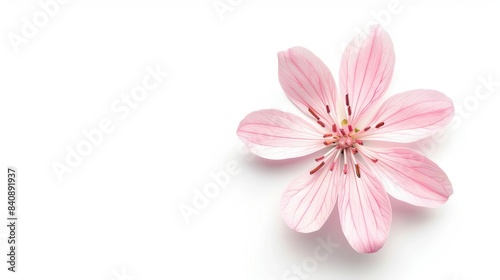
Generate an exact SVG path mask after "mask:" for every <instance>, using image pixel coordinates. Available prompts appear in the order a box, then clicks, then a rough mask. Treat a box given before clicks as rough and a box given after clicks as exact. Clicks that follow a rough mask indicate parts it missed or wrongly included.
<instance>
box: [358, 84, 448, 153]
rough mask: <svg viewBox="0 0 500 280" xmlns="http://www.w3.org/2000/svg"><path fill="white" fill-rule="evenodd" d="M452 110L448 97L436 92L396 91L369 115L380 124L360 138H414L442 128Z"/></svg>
mask: <svg viewBox="0 0 500 280" xmlns="http://www.w3.org/2000/svg"><path fill="white" fill-rule="evenodd" d="M454 112H455V111H454V108H453V102H452V101H451V99H450V98H449V97H447V96H446V95H444V94H442V93H440V92H438V91H435V90H428V89H417V90H410V91H407V92H404V93H399V94H396V95H394V96H391V97H390V98H389V99H387V100H386V101H385V102H384V103H383V104H382V106H381V107H380V109H379V110H378V111H377V113H376V114H375V116H373V117H372V123H373V124H376V123H380V122H384V125H383V126H382V127H380V128H378V129H371V130H370V131H368V132H366V133H365V134H364V135H363V140H365V139H367V140H368V139H369V140H382V141H390V142H403V143H407V142H413V141H417V140H420V139H423V138H425V137H428V136H431V135H432V134H434V133H436V132H437V131H439V130H441V129H443V128H444V127H445V126H446V125H447V124H448V123H449V122H450V121H451V120H452V119H453V115H454Z"/></svg>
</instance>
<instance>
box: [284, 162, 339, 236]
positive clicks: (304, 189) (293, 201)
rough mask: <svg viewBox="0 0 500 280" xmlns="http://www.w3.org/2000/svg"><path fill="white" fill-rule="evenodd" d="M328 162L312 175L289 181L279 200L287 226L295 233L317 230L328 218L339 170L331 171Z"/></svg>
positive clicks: (334, 198)
mask: <svg viewBox="0 0 500 280" xmlns="http://www.w3.org/2000/svg"><path fill="white" fill-rule="evenodd" d="M330 166H331V162H327V163H326V164H325V166H323V167H321V169H320V170H319V171H317V172H315V173H314V174H312V175H311V174H310V173H309V172H308V173H306V174H303V175H301V176H300V177H298V178H296V179H295V180H293V181H292V183H291V184H290V185H289V186H288V188H287V189H286V190H285V192H284V193H283V196H282V197H281V213H282V216H283V218H284V220H285V222H286V224H287V225H288V226H289V227H291V228H292V229H295V230H296V231H298V232H313V231H316V230H318V229H320V228H321V227H322V226H323V224H324V223H325V221H326V220H327V219H328V217H329V216H330V214H331V212H332V210H333V208H334V206H335V202H336V200H337V189H338V187H340V173H341V169H340V168H334V169H333V171H330V169H329V168H330Z"/></svg>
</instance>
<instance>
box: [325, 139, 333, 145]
mask: <svg viewBox="0 0 500 280" xmlns="http://www.w3.org/2000/svg"><path fill="white" fill-rule="evenodd" d="M332 143H333V142H332V141H330V140H327V141H325V142H323V144H325V146H329V145H330V144H332Z"/></svg>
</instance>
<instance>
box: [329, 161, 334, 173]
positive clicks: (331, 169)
mask: <svg viewBox="0 0 500 280" xmlns="http://www.w3.org/2000/svg"><path fill="white" fill-rule="evenodd" d="M334 165H335V162H332V166H330V171H333V166H334Z"/></svg>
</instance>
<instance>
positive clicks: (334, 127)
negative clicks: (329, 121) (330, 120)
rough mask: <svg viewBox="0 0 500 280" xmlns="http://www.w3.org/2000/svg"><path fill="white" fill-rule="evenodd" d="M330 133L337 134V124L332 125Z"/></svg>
mask: <svg viewBox="0 0 500 280" xmlns="http://www.w3.org/2000/svg"><path fill="white" fill-rule="evenodd" d="M332 131H333V132H337V124H336V123H334V124H333V125H332Z"/></svg>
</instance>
